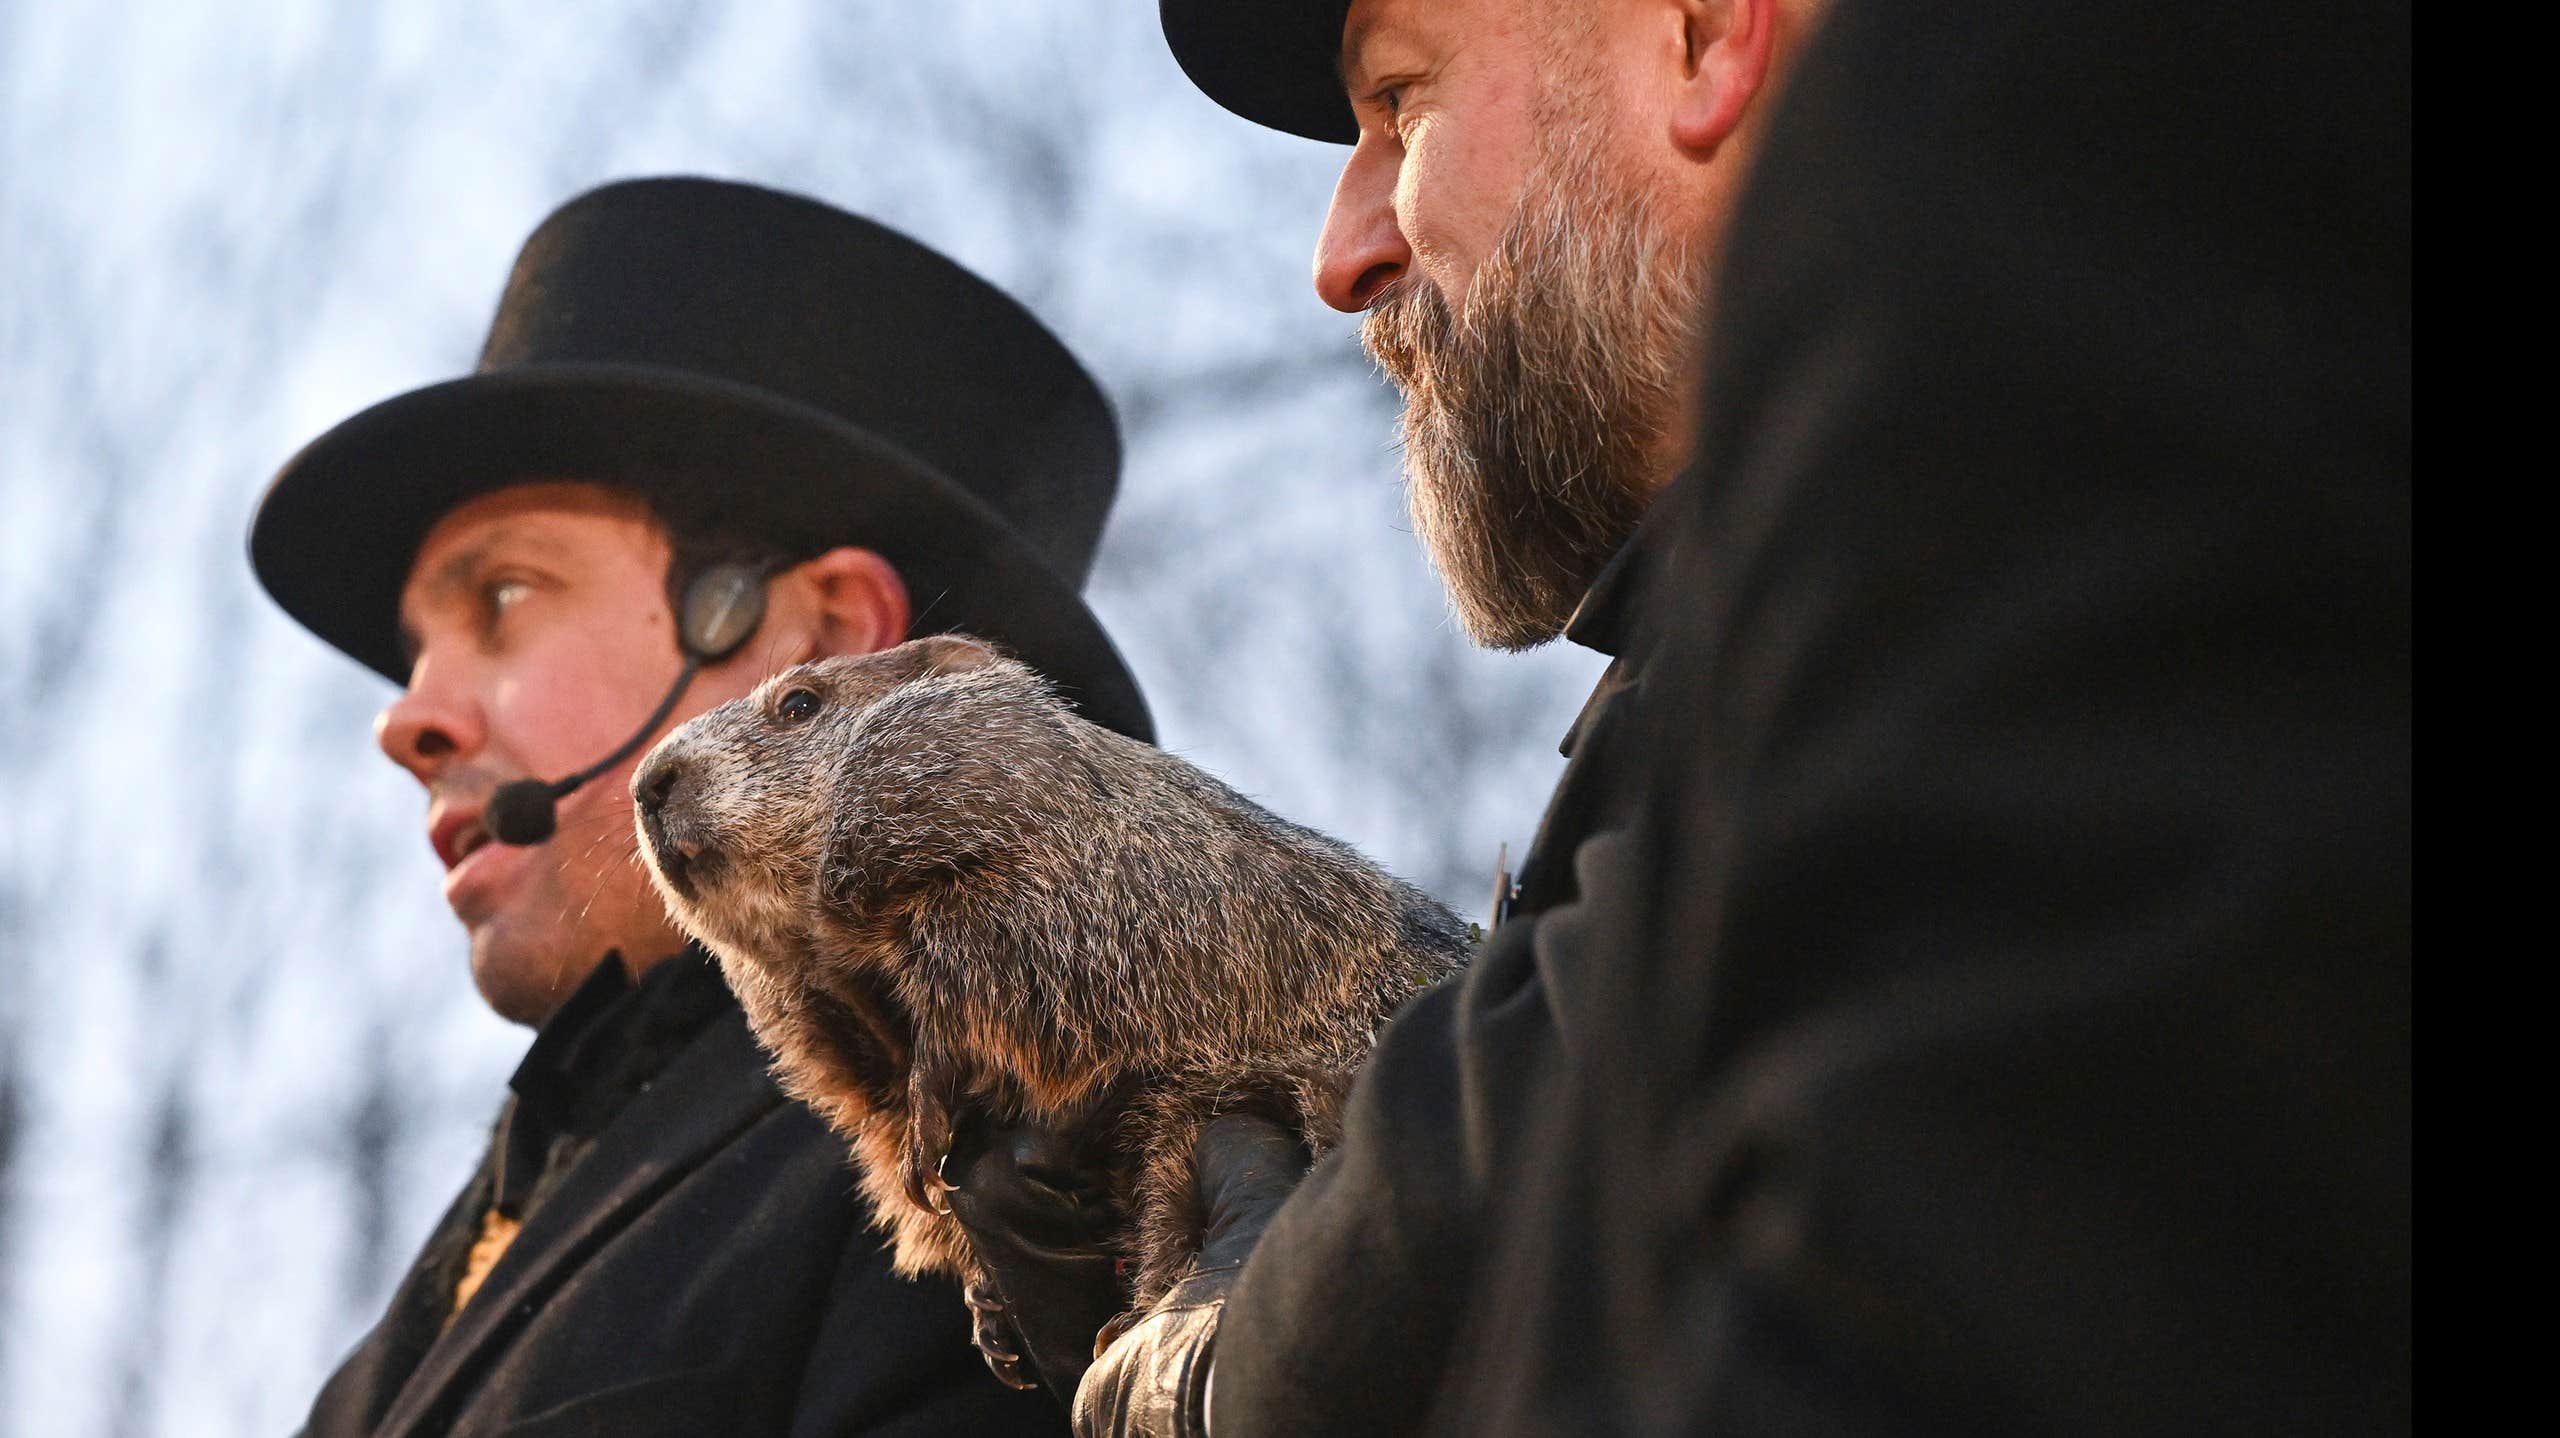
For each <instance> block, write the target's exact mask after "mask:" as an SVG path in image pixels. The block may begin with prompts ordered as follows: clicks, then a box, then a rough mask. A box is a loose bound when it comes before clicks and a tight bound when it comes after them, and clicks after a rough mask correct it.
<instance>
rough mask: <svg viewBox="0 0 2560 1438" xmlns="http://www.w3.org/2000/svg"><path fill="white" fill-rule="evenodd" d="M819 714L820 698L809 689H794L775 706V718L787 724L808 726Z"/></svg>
mask: <svg viewBox="0 0 2560 1438" xmlns="http://www.w3.org/2000/svg"><path fill="white" fill-rule="evenodd" d="M817 713H818V696H817V695H816V694H815V693H813V692H811V691H809V690H807V689H794V690H792V691H791V692H790V693H788V694H785V695H783V696H782V700H781V702H780V703H777V704H775V705H774V706H773V717H775V718H776V719H779V720H781V721H782V722H783V723H785V724H806V723H808V722H809V721H810V720H811V719H812V718H814V717H816V715H817Z"/></svg>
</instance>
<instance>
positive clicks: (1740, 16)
mask: <svg viewBox="0 0 2560 1438" xmlns="http://www.w3.org/2000/svg"><path fill="white" fill-rule="evenodd" d="M1674 8H1675V9H1677V10H1678V11H1679V14H1680V42H1681V51H1682V53H1681V61H1682V69H1681V72H1680V75H1679V77H1678V80H1677V82H1676V87H1675V93H1674V95H1673V98H1672V107H1671V138H1672V139H1673V141H1674V142H1676V143H1677V144H1678V145H1679V146H1680V147H1681V148H1682V149H1683V150H1686V151H1688V152H1689V153H1690V154H1691V155H1692V156H1694V157H1695V158H1698V159H1702V160H1703V159H1705V158H1707V157H1708V156H1710V155H1712V154H1714V153H1715V152H1716V150H1717V149H1718V148H1719V147H1720V146H1722V145H1723V144H1724V142H1725V141H1726V140H1727V139H1728V138H1730V137H1731V136H1732V134H1733V132H1734V131H1735V130H1736V129H1738V128H1740V126H1741V124H1742V120H1743V117H1744V116H1745V115H1747V114H1749V113H1750V111H1751V102H1752V101H1754V100H1756V99H1758V98H1759V97H1760V92H1761V90H1762V88H1763V87H1764V86H1765V85H1766V84H1767V83H1768V79H1769V53H1770V48H1771V42H1772V39H1773V37H1774V35H1775V32H1776V30H1777V28H1778V23H1777V22H1778V15H1777V10H1778V0H1674Z"/></svg>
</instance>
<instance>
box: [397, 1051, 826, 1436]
mask: <svg viewBox="0 0 2560 1438" xmlns="http://www.w3.org/2000/svg"><path fill="white" fill-rule="evenodd" d="M781 1102H782V1095H781V1093H780V1091H779V1090H777V1089H776V1088H775V1087H774V1086H773V1083H772V1081H771V1080H770V1079H768V1078H767V1077H766V1076H765V1057H764V1053H763V1051H762V1050H760V1049H759V1048H757V1046H756V1041H755V1038H754V1036H753V1035H752V1034H750V1033H749V1032H748V1030H747V1021H746V1016H745V1015H744V1014H742V1013H740V1012H739V1011H738V1010H736V1009H734V1008H732V1009H730V1010H728V1011H727V1012H725V1013H723V1014H722V1015H721V1016H720V1017H719V1018H717V1019H715V1020H713V1021H712V1023H711V1026H710V1028H709V1029H707V1030H706V1031H705V1032H704V1033H703V1034H702V1035H701V1037H699V1038H696V1039H695V1040H694V1041H693V1042H692V1043H691V1044H689V1045H687V1046H686V1048H685V1050H684V1052H683V1053H681V1054H679V1055H678V1056H677V1058H676V1060H675V1062H674V1063H672V1064H670V1065H668V1066H667V1069H666V1072H665V1073H663V1074H661V1075H660V1076H659V1078H658V1079H657V1081H656V1082H655V1083H653V1084H651V1085H650V1086H649V1088H648V1089H647V1090H646V1091H645V1092H643V1093H641V1094H640V1095H639V1096H638V1097H637V1098H635V1099H633V1100H632V1101H631V1104H630V1106H629V1107H628V1108H626V1109H624V1110H623V1111H622V1113H621V1114H620V1115H619V1116H617V1117H616V1118H615V1119H614V1121H613V1122H612V1124H611V1125H609V1126H608V1127H607V1128H606V1129H605V1131H604V1133H603V1134H602V1135H601V1136H600V1137H599V1138H598V1139H597V1141H596V1146H595V1148H594V1149H593V1150H591V1151H590V1152H589V1153H588V1154H587V1156H586V1157H585V1158H584V1159H582V1160H580V1161H579V1163H578V1165H577V1167H575V1168H573V1169H571V1170H570V1171H569V1173H568V1175H567V1176H566V1177H565V1178H563V1179H562V1180H561V1182H560V1187H559V1188H558V1189H557V1190H555V1191H554V1192H553V1193H551V1195H550V1196H549V1197H547V1198H545V1199H544V1200H543V1201H542V1202H541V1203H540V1204H539V1205H537V1206H536V1207H535V1209H534V1212H533V1216H532V1217H531V1218H530V1219H528V1220H526V1222H525V1226H524V1230H523V1232H521V1233H518V1234H517V1235H516V1237H515V1241H514V1242H513V1243H511V1244H509V1245H508V1246H507V1251H506V1253H505V1254H504V1255H502V1256H501V1257H500V1258H499V1259H498V1262H497V1265H496V1266H495V1267H493V1268H492V1269H490V1270H489V1276H488V1279H487V1280H486V1281H485V1282H484V1283H482V1284H481V1287H480V1291H479V1292H478V1293H477V1294H475V1295H473V1296H472V1299H471V1302H470V1304H469V1305H468V1306H466V1307H465V1308H464V1309H463V1311H462V1312H461V1314H460V1315H459V1316H457V1317H456V1318H455V1319H454V1321H453V1327H452V1328H451V1329H450V1330H448V1331H447V1332H446V1333H445V1334H444V1335H443V1336H442V1337H441V1338H440V1339H438V1340H437V1342H436V1345H435V1347H434V1348H433V1349H431V1350H430V1351H429V1352H428V1353H427V1355H426V1357H425V1358H424V1359H422V1360H421V1361H420V1362H419V1365H418V1371H417V1373H416V1374H415V1375H414V1376H413V1377H412V1378H411V1379H410V1381H409V1383H408V1385H407V1386H406V1387H405V1388H403V1389H402V1390H401V1393H400V1397H399V1399H398V1400H397V1401H396V1402H395V1403H394V1404H393V1405H392V1408H391V1412H390V1413H389V1414H388V1415H387V1416H386V1417H385V1418H384V1420H383V1424H382V1428H381V1430H380V1438H408V1435H412V1434H418V1433H422V1432H434V1431H441V1430H442V1428H444V1427H445V1426H446V1425H447V1424H449V1423H450V1421H451V1417H452V1413H451V1409H452V1407H453V1405H454V1404H455V1403H456V1402H457V1401H458V1400H459V1399H460V1398H461V1397H462V1396H463V1394H464V1390H466V1389H467V1385H469V1384H470V1383H472V1382H474V1381H476V1380H477V1378H478V1376H479V1374H480V1372H481V1370H482V1368H483V1366H484V1363H483V1360H484V1359H485V1358H486V1357H488V1356H489V1354H490V1352H491V1350H492V1349H493V1348H495V1347H497V1346H499V1345H501V1344H502V1343H503V1342H504V1341H505V1340H506V1339H508V1338H509V1337H510V1336H512V1335H513V1333H514V1332H515V1330H516V1328H517V1327H518V1326H519V1325H520V1324H521V1323H522V1321H523V1320H524V1318H525V1317H526V1316H528V1315H529V1314H531V1313H532V1312H533V1311H534V1309H535V1308H537V1307H538V1306H539V1305H540V1304H541V1302H542V1300H543V1298H544V1297H545V1296H546V1295H548V1294H549V1293H550V1292H551V1291H552V1290H553V1289H554V1288H556V1287H558V1286H559V1284H560V1283H561V1282H562V1281H563V1280H565V1279H566V1278H567V1277H568V1276H569V1275H570V1274H571V1273H573V1272H574V1271H575V1270H576V1268H577V1266H578V1265H579V1264H581V1263H583V1262H585V1261H586V1260H587V1258H588V1257H589V1256H591V1255H592V1254H594V1253H595V1252H596V1250H597V1249H599V1248H601V1247H602V1246H603V1245H604V1244H605V1243H606V1242H607V1241H608V1240H609V1239H611V1238H612V1236H613V1235H614V1234H615V1233H617V1232H619V1231H621V1229H622V1228H623V1227H624V1226H625V1225H626V1224H628V1223H630V1221H631V1220H632V1219H633V1218H635V1217H636V1216H638V1215H639V1213H640V1212H641V1211H642V1210H644V1209H646V1208H647V1207H648V1206H649V1205H650V1204H651V1203H654V1202H656V1201H657V1199H658V1198H659V1196H660V1195H662V1194H664V1193H665V1192H666V1191H667V1190H668V1189H669V1188H671V1187H673V1186H674V1185H675V1183H676V1181H677V1180H678V1179H680V1178H682V1177H683V1176H684V1175H685V1174H686V1173H688V1172H690V1171H692V1170H693V1169H694V1168H695V1167H697V1166H699V1165H700V1164H701V1163H702V1162H703V1161H704V1160H705V1159H707V1158H709V1157H710V1156H711V1155H712V1154H713V1153H716V1152H717V1151H719V1150H720V1149H721V1148H722V1147H724V1146H726V1145H727V1144H728V1143H729V1142H730V1141H731V1140H733V1139H734V1138H736V1137H737V1136H738V1134H739V1133H740V1132H742V1131H743V1130H745V1129H746V1128H747V1127H748V1125H750V1124H752V1123H754V1122H755V1121H756V1120H757V1119H759V1118H761V1117H763V1116H764V1115H765V1114H766V1113H768V1112H770V1111H771V1110H773V1109H774V1108H775V1107H777V1106H779V1105H780V1104H781Z"/></svg>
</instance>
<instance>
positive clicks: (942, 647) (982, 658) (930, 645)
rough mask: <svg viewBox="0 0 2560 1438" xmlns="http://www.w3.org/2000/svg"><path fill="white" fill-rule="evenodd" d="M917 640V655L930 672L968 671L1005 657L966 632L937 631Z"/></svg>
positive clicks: (927, 671) (926, 671) (925, 669)
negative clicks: (943, 632) (945, 632)
mask: <svg viewBox="0 0 2560 1438" xmlns="http://www.w3.org/2000/svg"><path fill="white" fill-rule="evenodd" d="M914 643H915V649H916V656H917V658H919V659H921V660H922V661H923V663H924V672H925V673H927V674H966V673H968V672H969V671H970V670H972V669H984V668H986V667H987V666H988V665H990V664H993V663H995V662H996V661H997V660H999V659H1002V658H1003V657H1004V656H1003V655H1001V654H998V653H997V652H996V651H995V650H994V649H993V648H992V647H990V646H989V645H987V644H985V643H984V642H982V641H979V640H976V639H972V638H970V637H969V636H968V635H966V634H935V635H930V636H928V637H926V638H923V639H918V640H916V641H914Z"/></svg>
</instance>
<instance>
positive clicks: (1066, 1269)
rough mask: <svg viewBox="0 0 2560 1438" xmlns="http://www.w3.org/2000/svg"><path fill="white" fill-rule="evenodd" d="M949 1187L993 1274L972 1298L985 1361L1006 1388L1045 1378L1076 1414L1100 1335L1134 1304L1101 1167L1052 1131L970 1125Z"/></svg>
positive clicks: (982, 1262)
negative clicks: (1116, 1249) (1117, 1252)
mask: <svg viewBox="0 0 2560 1438" xmlns="http://www.w3.org/2000/svg"><path fill="white" fill-rule="evenodd" d="M942 1178H943V1181H944V1182H946V1183H948V1184H950V1185H951V1191H950V1193H949V1194H948V1195H947V1196H946V1200H945V1201H946V1202H948V1203H949V1204H950V1205H951V1216H952V1217H953V1218H955V1219H957V1220H958V1221H959V1223H960V1227H961V1230H962V1231H963V1232H965V1233H967V1234H968V1235H969V1245H970V1247H971V1248H973V1249H975V1250H976V1251H977V1257H978V1265H979V1267H980V1268H981V1269H982V1270H984V1273H985V1280H984V1281H981V1282H975V1283H972V1284H971V1285H970V1286H969V1288H968V1290H967V1293H966V1297H967V1298H968V1300H969V1311H970V1312H971V1314H973V1315H974V1316H975V1317H976V1319H977V1340H978V1351H979V1352H980V1353H981V1354H982V1355H984V1356H985V1358H986V1360H987V1366H988V1367H989V1368H992V1369H994V1370H995V1374H996V1376H997V1377H998V1378H1001V1379H1003V1380H1004V1381H1005V1382H1007V1383H1009V1384H1011V1385H1013V1386H1014V1387H1016V1388H1031V1387H1036V1386H1039V1384H1037V1383H1035V1382H1034V1381H1033V1378H1034V1373H1035V1372H1036V1375H1037V1377H1038V1379H1039V1382H1040V1383H1045V1384H1046V1385H1047V1386H1048V1388H1049V1391H1050V1392H1052V1393H1054V1394H1056V1395H1057V1397H1058V1401H1059V1402H1060V1403H1063V1404H1070V1405H1071V1404H1072V1403H1073V1402H1074V1399H1075V1392H1076V1380H1077V1379H1078V1378H1080V1377H1081V1376H1083V1373H1084V1370H1085V1365H1087V1364H1088V1363H1091V1362H1092V1361H1093V1347H1094V1342H1093V1339H1094V1334H1095V1333H1096V1332H1097V1331H1098V1330H1099V1329H1100V1328H1101V1327H1102V1326H1103V1324H1104V1323H1106V1322H1107V1321H1109V1320H1110V1319H1111V1317H1112V1316H1113V1315H1115V1314H1117V1313H1120V1312H1121V1311H1122V1310H1124V1309H1126V1308H1127V1307H1128V1306H1129V1289H1128V1285H1127V1284H1126V1283H1125V1282H1123V1281H1122V1279H1121V1277H1120V1273H1119V1264H1118V1263H1117V1261H1116V1260H1115V1259H1114V1258H1113V1256H1112V1255H1111V1253H1110V1252H1109V1250H1108V1248H1107V1247H1106V1245H1107V1244H1108V1242H1109V1241H1110V1239H1111V1236H1112V1234H1113V1232H1114V1231H1115V1230H1117V1229H1118V1228H1119V1226H1120V1217H1119V1215H1118V1214H1117V1213H1115V1212H1113V1211H1112V1207H1111V1200H1110V1193H1109V1188H1108V1186H1107V1183H1106V1180H1105V1177H1104V1171H1103V1167H1102V1164H1101V1161H1100V1157H1099V1156H1098V1155H1095V1154H1092V1153H1088V1152H1086V1151H1084V1150H1083V1149H1082V1148H1081V1147H1080V1146H1079V1145H1078V1144H1076V1143H1075V1142H1074V1141H1073V1140H1071V1139H1070V1138H1068V1137H1067V1136H1065V1135H1062V1134H1058V1133H1053V1132H1051V1131H1050V1130H1048V1129H1045V1128H1040V1127H1036V1126H1033V1125H1024V1126H1021V1127H1018V1128H998V1127H996V1126H994V1125H992V1124H989V1123H987V1122H985V1121H984V1120H983V1119H976V1118H968V1119H964V1120H963V1121H962V1122H961V1123H960V1124H959V1125H958V1128H957V1130H956V1131H955V1132H954V1133H953V1135H952V1140H951V1151H950V1152H949V1153H948V1154H947V1155H945V1156H944V1158H943V1160H942ZM1026 1358H1027V1359H1028V1360H1029V1361H1030V1363H1031V1365H1032V1370H1033V1371H1031V1372H1026V1371H1025V1369H1024V1367H1023V1363H1024V1360H1025V1359H1026Z"/></svg>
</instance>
